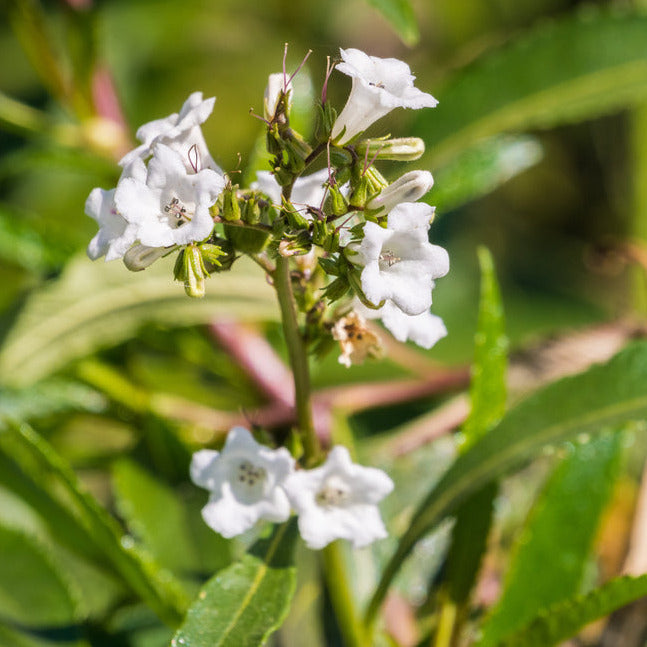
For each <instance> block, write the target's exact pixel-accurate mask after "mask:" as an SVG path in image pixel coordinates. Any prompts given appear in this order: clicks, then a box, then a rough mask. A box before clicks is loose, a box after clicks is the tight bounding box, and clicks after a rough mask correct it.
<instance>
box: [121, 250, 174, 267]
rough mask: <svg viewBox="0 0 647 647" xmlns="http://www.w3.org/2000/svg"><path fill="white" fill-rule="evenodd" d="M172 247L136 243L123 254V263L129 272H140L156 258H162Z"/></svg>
mask: <svg viewBox="0 0 647 647" xmlns="http://www.w3.org/2000/svg"><path fill="white" fill-rule="evenodd" d="M174 247H175V246H173V247H148V246H147V245H141V244H139V243H137V244H136V245H133V246H132V247H131V248H130V249H129V250H128V251H127V252H126V253H125V254H124V265H125V266H126V267H127V268H128V269H129V270H130V271H131V272H141V271H142V270H145V269H146V268H147V267H148V266H149V265H152V264H153V263H154V262H155V261H156V260H157V259H158V258H162V256H165V255H166V254H168V253H169V252H170V251H172V250H173V249H174Z"/></svg>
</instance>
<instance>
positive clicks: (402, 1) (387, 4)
mask: <svg viewBox="0 0 647 647" xmlns="http://www.w3.org/2000/svg"><path fill="white" fill-rule="evenodd" d="M367 2H368V3H369V4H370V5H371V6H373V7H375V8H376V9H377V10H378V11H379V12H380V13H381V14H382V15H383V16H384V17H385V18H386V20H387V21H388V22H389V24H390V25H391V27H393V29H394V30H395V32H396V33H397V34H398V36H400V38H401V39H402V42H404V43H406V44H407V45H415V44H416V43H417V42H418V41H419V40H420V32H419V31H418V23H417V22H416V16H415V14H414V12H413V7H412V5H411V1H410V0H367Z"/></svg>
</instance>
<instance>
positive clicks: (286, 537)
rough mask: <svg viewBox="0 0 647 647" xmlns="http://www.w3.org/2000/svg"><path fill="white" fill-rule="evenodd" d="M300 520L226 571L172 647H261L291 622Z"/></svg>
mask: <svg viewBox="0 0 647 647" xmlns="http://www.w3.org/2000/svg"><path fill="white" fill-rule="evenodd" d="M295 538H296V524H295V522H294V520H292V521H291V522H288V523H286V524H283V525H281V526H277V527H276V529H275V530H274V533H273V535H272V537H270V539H268V540H264V541H262V542H259V543H258V544H257V545H256V546H255V547H254V548H253V549H252V552H251V553H250V554H247V555H245V556H244V557H243V558H242V559H241V560H240V561H239V562H236V563H235V564H232V565H231V566H229V567H228V568H226V569H224V570H222V571H220V572H219V573H218V574H217V575H215V576H214V577H213V578H212V579H211V580H209V582H207V584H206V585H205V586H204V588H203V589H202V591H201V592H200V594H199V596H198V600H197V601H196V602H195V603H194V604H193V605H192V606H191V607H190V608H189V611H188V613H187V616H186V619H185V621H184V624H183V625H182V627H180V629H179V630H178V632H177V633H176V634H175V636H174V638H173V641H172V643H171V645H172V647H182V646H183V645H186V646H187V647H189V646H190V647H257V646H260V645H263V644H264V643H265V641H266V640H267V638H268V636H269V635H270V634H271V633H272V632H274V631H275V630H276V629H277V628H278V627H280V626H281V623H282V622H283V620H284V619H285V616H286V615H287V613H288V609H289V605H290V601H291V599H292V596H293V595H294V590H295V587H296V569H295V567H294V566H293V561H292V557H293V556H292V552H293V549H294V542H295Z"/></svg>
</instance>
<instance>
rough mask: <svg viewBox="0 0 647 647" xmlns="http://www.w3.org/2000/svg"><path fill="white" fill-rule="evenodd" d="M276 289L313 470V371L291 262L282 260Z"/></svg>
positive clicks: (301, 426)
mask: <svg viewBox="0 0 647 647" xmlns="http://www.w3.org/2000/svg"><path fill="white" fill-rule="evenodd" d="M273 276H274V289H275V290H276V294H277V297H278V300H279V306H280V308H281V321H282V323H283V334H284V336H285V341H286V344H287V347H288V355H289V357H290V366H291V368H292V374H293V376H294V403H295V407H296V418H297V424H298V426H299V432H300V435H301V442H302V443H303V451H304V464H305V466H306V467H309V466H311V465H313V464H315V463H316V462H317V459H318V458H319V453H320V447H319V439H318V438H317V434H316V433H315V429H314V424H313V421H312V401H311V398H310V369H309V367H308V355H307V352H306V346H305V343H304V341H303V337H302V336H301V331H300V330H299V322H298V320H297V310H296V306H295V303H294V295H293V293H292V283H291V280H290V261H289V260H288V259H287V258H285V257H283V256H279V257H278V258H277V260H276V269H275V270H274V274H273Z"/></svg>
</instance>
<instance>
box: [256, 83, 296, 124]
mask: <svg viewBox="0 0 647 647" xmlns="http://www.w3.org/2000/svg"><path fill="white" fill-rule="evenodd" d="M286 81H287V77H286V75H285V74H283V72H277V73H276V74H270V76H269V77H268V79H267V87H266V88H265V96H264V97H263V113H264V115H265V119H267V120H268V121H274V120H276V119H280V118H281V115H285V116H286V117H287V115H288V113H289V112H290V109H291V108H292V83H290V82H288V83H287V85H286Z"/></svg>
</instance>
